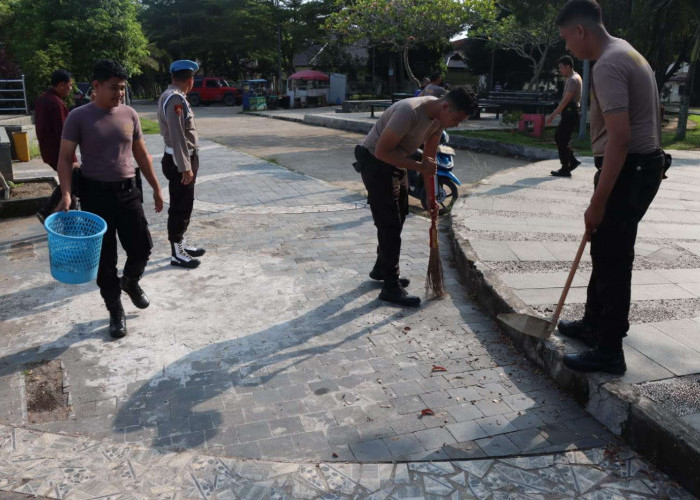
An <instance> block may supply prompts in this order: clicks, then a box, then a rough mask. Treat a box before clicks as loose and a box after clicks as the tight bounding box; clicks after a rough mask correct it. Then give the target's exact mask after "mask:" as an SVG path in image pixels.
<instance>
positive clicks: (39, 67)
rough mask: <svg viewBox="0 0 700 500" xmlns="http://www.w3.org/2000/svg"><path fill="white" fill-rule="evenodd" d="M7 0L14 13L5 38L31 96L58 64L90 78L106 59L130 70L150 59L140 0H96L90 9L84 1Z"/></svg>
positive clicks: (6, 22) (135, 71)
mask: <svg viewBox="0 0 700 500" xmlns="http://www.w3.org/2000/svg"><path fill="white" fill-rule="evenodd" d="M2 1H4V2H5V4H6V5H9V7H10V13H9V15H8V16H7V17H6V18H5V20H4V25H3V31H2V35H0V36H2V42H4V43H5V44H6V45H7V47H8V48H9V49H10V51H11V53H12V54H13V56H14V59H15V61H16V62H17V63H18V64H19V65H20V67H21V68H22V71H23V72H24V74H25V76H26V78H27V87H28V92H29V97H30V98H31V99H33V98H35V97H36V95H37V94H38V93H40V92H41V90H42V89H43V88H45V87H46V86H47V85H48V84H49V77H50V75H51V73H52V72H53V71H54V70H55V69H58V68H65V69H67V70H69V71H71V72H72V73H73V74H74V75H75V77H76V79H89V77H90V76H91V73H92V66H93V64H94V62H95V61H97V60H99V59H102V58H112V59H115V60H117V61H119V62H120V63H121V64H123V65H124V67H125V68H126V69H127V71H128V72H129V73H130V74H138V73H139V72H140V71H141V66H142V65H143V64H146V63H147V62H148V58H147V56H148V53H147V50H146V45H147V41H146V37H145V36H144V34H143V31H142V30H141V25H140V24H139V22H138V21H137V12H138V9H139V4H138V3H136V1H135V0H92V1H91V2H90V5H89V7H87V6H86V5H85V3H84V2H82V1H80V0H9V2H8V1H7V0H2ZM1 12H2V10H1V9H0V15H1ZM29 34H31V36H30V35H29Z"/></svg>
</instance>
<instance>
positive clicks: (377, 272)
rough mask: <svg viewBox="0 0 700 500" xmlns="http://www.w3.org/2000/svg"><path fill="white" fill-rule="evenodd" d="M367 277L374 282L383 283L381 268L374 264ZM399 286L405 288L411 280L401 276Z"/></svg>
mask: <svg viewBox="0 0 700 500" xmlns="http://www.w3.org/2000/svg"><path fill="white" fill-rule="evenodd" d="M369 277H370V278H372V279H373V280H376V281H384V274H382V270H381V268H380V267H379V266H377V265H376V264H375V265H374V267H373V268H372V270H371V271H370V273H369ZM399 284H400V285H401V286H402V287H404V288H406V287H407V286H408V285H410V284H411V280H410V279H408V278H404V277H403V276H399Z"/></svg>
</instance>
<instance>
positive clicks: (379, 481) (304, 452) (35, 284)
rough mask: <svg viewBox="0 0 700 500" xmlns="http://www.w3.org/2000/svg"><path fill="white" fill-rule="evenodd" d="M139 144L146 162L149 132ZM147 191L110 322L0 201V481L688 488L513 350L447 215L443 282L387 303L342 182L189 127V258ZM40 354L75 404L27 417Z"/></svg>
mask: <svg viewBox="0 0 700 500" xmlns="http://www.w3.org/2000/svg"><path fill="white" fill-rule="evenodd" d="M147 143H148V147H149V151H150V152H151V153H152V154H153V156H154V159H155V160H156V162H157V161H158V159H159V157H160V152H161V151H162V142H161V139H160V138H159V137H157V136H149V137H147ZM158 170H159V169H158ZM161 181H162V178H161ZM144 194H145V200H146V202H145V209H146V214H147V218H148V220H149V223H150V227H151V230H152V234H153V238H154V243H155V247H154V250H153V255H152V257H151V261H150V263H149V266H148V268H147V273H146V275H145V276H144V279H143V281H142V286H143V287H144V289H145V290H146V292H147V293H148V294H149V295H150V297H151V301H152V304H151V306H150V307H149V308H148V309H147V310H144V311H141V310H137V309H135V308H134V307H133V306H132V305H131V304H130V303H129V302H128V299H127V298H124V305H125V308H126V311H127V318H128V319H127V322H128V327H129V335H128V336H127V337H126V338H124V339H121V340H118V341H115V340H113V339H111V338H110V337H109V334H108V333H107V313H106V311H105V309H104V306H103V304H102V301H101V299H100V297H99V293H98V292H97V289H96V287H95V285H94V284H87V285H81V286H70V285H63V284H60V283H57V282H55V281H53V280H52V279H51V277H50V275H49V272H48V256H47V247H46V238H45V233H44V231H43V228H42V227H41V226H39V225H38V224H37V222H36V219H34V218H33V217H27V218H22V219H14V220H8V221H2V222H0V224H1V228H0V229H1V230H0V269H1V270H2V272H1V273H0V299H1V300H0V322H1V329H0V332H1V333H0V335H1V338H2V342H0V423H1V424H2V427H0V490H10V491H17V492H24V493H30V494H39V495H44V496H48V497H52V498H81V499H82V498H94V497H103V498H148V499H150V498H166V497H167V498H203V499H204V498H261V499H263V498H264V499H266V498H357V497H360V498H425V497H428V498H429V497H432V496H450V497H452V498H460V497H478V498H488V497H490V496H492V497H493V498H500V497H502V496H503V497H505V496H507V495H513V494H521V495H527V496H535V497H538V496H548V497H557V498H571V497H578V496H581V497H583V496H586V495H588V496H589V497H591V498H597V497H616V496H617V497H619V496H629V495H633V494H634V495H639V496H640V497H643V498H654V497H664V496H667V497H670V498H690V495H689V493H688V492H687V491H684V490H683V489H682V488H680V487H678V486H677V484H675V483H674V482H673V481H671V480H669V479H668V477H667V476H665V475H664V474H662V473H660V472H659V471H658V470H656V469H655V468H654V467H653V466H652V465H650V464H648V463H646V462H645V461H644V460H641V459H640V458H639V457H638V456H637V455H636V454H635V453H634V452H632V451H631V450H630V449H629V448H628V447H626V446H624V444H623V443H621V442H620V441H619V440H618V439H616V438H615V437H614V436H612V435H611V434H610V433H609V432H608V431H606V430H605V429H604V428H603V427H602V426H601V425H600V424H598V423H597V422H595V420H594V419H593V418H592V417H590V416H588V415H587V414H586V413H585V412H584V411H583V409H582V408H581V407H580V406H578V405H577V404H576V402H575V401H574V400H573V399H572V398H571V397H569V396H568V395H567V394H565V393H563V392H560V391H559V390H557V388H556V386H555V385H554V384H553V383H552V382H551V381H550V380H549V379H548V378H547V377H546V376H545V375H544V374H542V373H541V372H540V371H539V370H538V369H537V368H536V367H535V366H534V365H533V364H531V363H529V362H527V361H525V360H523V358H522V356H521V355H520V353H518V352H517V351H516V350H515V348H514V347H513V346H512V345H511V343H510V342H509V340H508V339H507V338H506V337H504V336H503V335H502V334H501V333H500V332H499V331H498V328H497V326H496V325H495V323H494V322H493V321H492V320H491V319H490V318H489V316H488V315H487V314H486V313H485V312H483V311H482V310H480V308H479V307H478V305H477V304H476V303H475V302H474V301H473V300H472V299H471V298H470V296H469V293H468V291H467V290H465V288H464V287H463V286H462V285H460V283H459V282H458V276H457V270H456V268H455V267H454V262H453V261H452V258H451V251H450V248H449V241H448V239H447V235H446V234H445V233H444V232H443V234H442V235H441V250H442V258H443V263H444V265H445V277H446V283H447V288H448V291H449V293H450V296H449V297H448V298H446V299H444V300H439V301H427V302H425V303H424V304H423V305H422V306H421V307H420V308H418V309H415V310H403V309H399V308H395V307H390V306H388V305H387V304H384V303H381V302H379V301H378V300H377V299H376V297H377V294H378V292H379V288H378V284H377V283H375V282H372V281H370V280H368V279H367V276H366V275H367V272H368V270H369V269H370V268H371V266H372V264H373V262H374V258H375V246H376V239H375V238H376V236H375V228H374V226H373V224H372V219H371V215H370V212H369V210H368V208H367V206H366V204H365V202H364V199H363V198H362V197H360V196H358V195H357V194H355V193H352V192H350V191H347V190H344V189H341V188H338V187H337V186H334V185H331V184H328V183H326V182H322V181H319V180H317V179H314V178H312V177H308V176H305V175H302V174H299V173H295V172H290V171H288V170H286V169H284V168H281V167H279V166H276V165H274V164H271V163H268V162H265V161H262V160H259V159H257V158H254V157H251V156H249V155H246V154H242V153H239V152H237V151H234V150H231V149H228V148H225V147H223V146H220V145H218V144H215V143H212V142H209V141H203V142H202V150H201V170H200V177H199V178H198V187H197V200H196V203H195V209H196V212H195V214H194V217H193V223H192V227H191V231H190V234H191V237H192V239H194V240H199V242H201V243H203V244H204V246H206V247H207V249H208V251H207V254H206V255H205V256H204V257H203V258H202V261H203V263H202V265H201V266H200V267H199V268H198V269H196V270H194V271H187V270H183V269H177V268H173V267H171V266H170V265H169V264H168V261H169V248H168V245H167V242H166V241H165V233H166V230H165V223H166V216H165V214H164V213H161V214H154V213H153V211H152V201H151V193H150V190H149V189H146V190H145V193H144ZM427 234H428V221H427V220H425V219H424V218H421V217H417V216H412V215H411V216H409V218H408V219H407V221H406V226H405V228H404V232H403V257H402V273H403V274H405V275H408V276H410V277H411V279H412V280H413V282H412V284H411V287H410V289H411V290H412V291H414V292H415V291H418V293H419V294H420V292H421V291H422V289H423V287H424V277H425V274H426V265H427V261H428V254H429V249H428V244H427ZM120 262H123V255H120ZM46 360H60V361H61V365H62V376H63V386H64V391H65V392H66V393H67V394H68V396H69V400H70V403H71V407H70V409H69V414H68V415H67V416H66V417H65V418H54V419H52V420H50V421H47V422H32V421H31V419H30V416H31V415H30V413H29V411H28V406H27V394H26V385H25V371H26V370H27V368H28V367H29V366H31V363H35V362H41V361H46ZM425 409H430V410H432V412H433V413H434V415H423V410H425ZM431 462H432V463H431ZM0 495H1V494H0Z"/></svg>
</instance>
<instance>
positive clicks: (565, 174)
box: [550, 167, 571, 177]
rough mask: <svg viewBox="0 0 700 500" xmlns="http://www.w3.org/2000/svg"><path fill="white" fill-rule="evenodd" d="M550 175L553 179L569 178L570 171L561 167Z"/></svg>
mask: <svg viewBox="0 0 700 500" xmlns="http://www.w3.org/2000/svg"><path fill="white" fill-rule="evenodd" d="M550 173H551V174H552V175H553V176H554V177H571V171H570V170H569V169H567V168H564V167H561V168H560V169H559V170H552V171H551V172H550Z"/></svg>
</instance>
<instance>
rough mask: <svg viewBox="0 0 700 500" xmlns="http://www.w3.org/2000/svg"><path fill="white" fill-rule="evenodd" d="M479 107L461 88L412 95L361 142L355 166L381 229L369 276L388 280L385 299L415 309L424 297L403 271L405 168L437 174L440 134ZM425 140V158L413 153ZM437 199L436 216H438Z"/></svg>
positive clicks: (389, 112) (374, 127)
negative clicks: (413, 288)
mask: <svg viewBox="0 0 700 500" xmlns="http://www.w3.org/2000/svg"><path fill="white" fill-rule="evenodd" d="M475 108H476V98H475V97H474V96H473V95H471V94H469V93H468V92H467V91H466V90H465V89H464V88H462V87H458V88H455V89H453V90H452V91H450V92H449V93H448V94H447V95H446V96H444V97H441V98H439V99H438V98H435V97H431V96H425V97H412V98H409V99H404V100H402V101H398V102H397V103H395V104H393V105H392V106H390V107H389V108H388V109H387V110H386V111H385V112H384V113H382V116H381V117H380V118H379V120H377V123H375V124H374V126H373V127H372V130H370V132H369V134H367V137H365V139H364V141H363V143H362V145H358V146H357V147H356V148H355V158H356V159H357V164H356V168H357V169H358V170H359V171H360V173H361V174H362V181H363V182H364V184H365V187H366V188H367V192H368V199H369V205H370V208H371V210H372V218H373V219H374V225H375V226H376V227H377V240H378V242H379V245H378V247H377V261H376V263H375V264H374V268H373V269H372V272H370V278H372V279H375V280H383V281H384V284H383V286H382V291H381V293H380V294H379V298H380V299H381V300H385V301H388V302H392V303H394V304H399V305H402V306H409V307H416V306H418V305H420V298H419V297H416V296H413V295H409V294H408V292H407V291H406V287H407V286H408V285H409V283H410V281H409V280H408V279H407V278H402V277H400V275H399V256H400V253H401V230H402V229H403V223H404V221H405V219H406V215H407V214H408V182H407V175H406V170H407V169H410V170H416V171H417V172H419V173H421V174H423V176H424V177H426V178H429V177H434V176H435V174H436V172H437V164H436V163H435V156H436V154H437V148H438V144H439V142H440V135H441V134H442V131H443V130H444V129H445V128H447V127H454V126H456V125H458V124H459V123H460V122H462V121H463V120H465V119H467V117H469V115H471V114H472V113H473V112H474V110H475ZM421 144H424V149H423V159H422V161H420V162H419V161H415V160H413V159H411V155H412V154H413V153H414V152H415V151H416V149H418V148H419V147H420V145H421ZM437 210H438V208H437V204H436V203H433V212H434V213H433V215H434V216H436V215H437Z"/></svg>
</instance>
